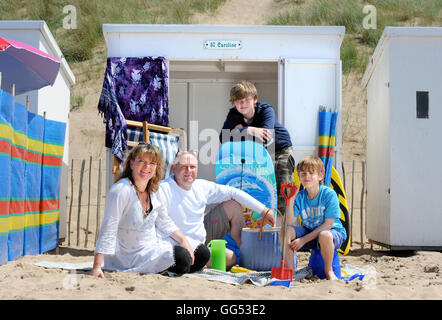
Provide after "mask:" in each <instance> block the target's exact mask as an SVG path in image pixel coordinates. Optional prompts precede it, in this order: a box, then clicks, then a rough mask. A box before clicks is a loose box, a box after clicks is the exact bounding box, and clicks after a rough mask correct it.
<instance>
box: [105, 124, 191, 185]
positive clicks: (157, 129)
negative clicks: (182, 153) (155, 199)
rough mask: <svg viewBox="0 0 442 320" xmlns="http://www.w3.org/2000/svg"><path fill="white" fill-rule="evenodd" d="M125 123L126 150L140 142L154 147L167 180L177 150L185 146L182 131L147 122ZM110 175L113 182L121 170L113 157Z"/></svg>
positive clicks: (120, 164) (117, 160) (119, 164)
mask: <svg viewBox="0 0 442 320" xmlns="http://www.w3.org/2000/svg"><path fill="white" fill-rule="evenodd" d="M126 123H127V137H128V139H127V146H128V150H130V149H132V148H133V147H135V146H137V145H138V143H140V142H147V143H151V144H153V145H156V146H157V147H158V148H159V149H160V151H161V154H162V157H163V160H164V163H165V166H164V172H163V179H166V178H168V177H169V176H170V175H171V172H172V164H173V161H174V160H175V156H176V153H177V152H178V150H182V149H184V148H185V146H186V141H185V134H184V130H183V129H175V128H171V127H165V126H160V125H156V124H150V123H148V122H147V121H143V122H141V121H133V120H126ZM113 158H114V160H113V165H112V174H113V176H114V182H115V181H116V180H117V179H118V173H119V172H120V170H122V163H123V162H121V163H120V161H119V159H118V158H117V157H115V156H114V157H113Z"/></svg>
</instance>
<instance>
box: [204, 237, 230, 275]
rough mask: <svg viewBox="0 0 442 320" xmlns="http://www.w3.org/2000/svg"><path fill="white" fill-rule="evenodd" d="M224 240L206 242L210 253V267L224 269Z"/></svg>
mask: <svg viewBox="0 0 442 320" xmlns="http://www.w3.org/2000/svg"><path fill="white" fill-rule="evenodd" d="M226 243H227V241H226V240H212V241H210V242H209V243H208V245H207V246H208V247H210V249H211V250H210V251H211V255H212V269H216V270H220V271H226Z"/></svg>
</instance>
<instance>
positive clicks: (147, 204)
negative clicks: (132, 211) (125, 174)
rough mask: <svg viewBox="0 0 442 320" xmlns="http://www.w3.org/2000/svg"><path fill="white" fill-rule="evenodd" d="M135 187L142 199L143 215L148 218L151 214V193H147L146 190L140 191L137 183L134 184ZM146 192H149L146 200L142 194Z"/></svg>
mask: <svg viewBox="0 0 442 320" xmlns="http://www.w3.org/2000/svg"><path fill="white" fill-rule="evenodd" d="M134 187H135V191H136V192H137V197H138V200H140V203H141V207H142V209H143V216H144V217H145V218H146V217H147V216H148V215H149V210H150V201H149V200H150V199H149V193H147V192H146V190H144V191H139V190H138V188H137V187H136V186H135V185H134ZM145 192H146V193H147V197H146V201H143V198H142V195H143V194H144V193H145Z"/></svg>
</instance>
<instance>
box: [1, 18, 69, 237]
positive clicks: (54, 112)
mask: <svg viewBox="0 0 442 320" xmlns="http://www.w3.org/2000/svg"><path fill="white" fill-rule="evenodd" d="M0 36H2V37H5V38H8V39H13V40H17V41H20V42H23V43H26V44H29V45H31V46H33V47H35V48H37V49H40V50H41V51H44V52H46V53H48V54H50V55H51V56H53V57H55V58H57V59H60V60H61V65H60V70H59V73H58V75H57V78H56V80H55V83H54V85H53V86H47V87H44V88H42V89H40V90H34V91H30V92H27V93H25V94H22V95H18V96H16V99H15V100H16V101H17V102H19V103H21V104H23V105H26V97H29V110H30V111H31V112H33V113H36V114H39V115H43V114H45V115H46V119H49V120H55V121H60V122H64V123H66V136H65V143H64V154H63V166H62V173H61V181H60V183H61V190H60V233H59V238H60V239H62V238H65V237H66V194H67V186H68V175H67V174H68V163H69V110H70V88H71V87H72V86H73V85H74V84H75V77H74V74H73V73H72V71H71V69H70V68H69V65H68V64H67V62H66V59H65V58H64V57H63V54H62V52H61V50H60V48H59V47H58V45H57V42H56V41H55V38H54V37H53V35H52V33H51V31H50V30H49V28H48V26H47V24H46V22H45V21H0Z"/></svg>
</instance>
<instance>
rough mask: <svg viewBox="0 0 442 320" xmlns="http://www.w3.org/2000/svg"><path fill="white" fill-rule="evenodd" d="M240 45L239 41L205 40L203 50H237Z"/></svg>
mask: <svg viewBox="0 0 442 320" xmlns="http://www.w3.org/2000/svg"><path fill="white" fill-rule="evenodd" d="M241 47H242V44H241V41H240V40H207V41H204V48H205V49H207V50H239V49H241Z"/></svg>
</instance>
